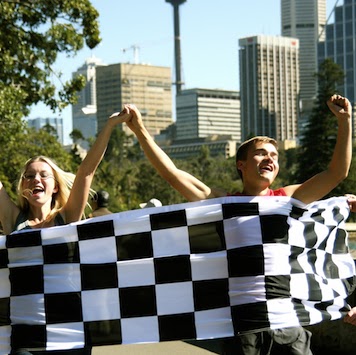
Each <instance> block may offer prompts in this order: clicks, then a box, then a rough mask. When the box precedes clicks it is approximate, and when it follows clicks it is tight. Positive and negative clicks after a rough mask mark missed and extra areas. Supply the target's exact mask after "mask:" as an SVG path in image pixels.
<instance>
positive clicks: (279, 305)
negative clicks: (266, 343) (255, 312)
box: [267, 298, 300, 329]
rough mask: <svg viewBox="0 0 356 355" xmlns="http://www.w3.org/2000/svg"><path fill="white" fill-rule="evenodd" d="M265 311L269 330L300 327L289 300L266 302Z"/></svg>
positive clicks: (276, 299)
mask: <svg viewBox="0 0 356 355" xmlns="http://www.w3.org/2000/svg"><path fill="white" fill-rule="evenodd" d="M267 310H268V320H269V322H270V325H271V329H280V328H288V327H299V326H300V323H299V319H298V317H297V313H296V311H295V309H294V305H293V302H292V301H291V299H289V298H275V299H272V300H268V301H267Z"/></svg>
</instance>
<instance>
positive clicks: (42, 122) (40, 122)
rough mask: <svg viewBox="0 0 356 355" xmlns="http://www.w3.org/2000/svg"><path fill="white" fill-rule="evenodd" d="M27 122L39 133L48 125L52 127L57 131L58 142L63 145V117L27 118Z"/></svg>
mask: <svg viewBox="0 0 356 355" xmlns="http://www.w3.org/2000/svg"><path fill="white" fill-rule="evenodd" d="M26 122H27V124H28V126H29V127H31V128H34V129H36V130H37V131H38V130H39V129H41V128H43V127H44V126H46V125H50V126H51V127H53V128H54V129H55V131H56V134H57V137H58V142H59V143H61V144H62V145H63V144H64V142H63V118H62V117H47V118H46V117H36V118H27V119H26Z"/></svg>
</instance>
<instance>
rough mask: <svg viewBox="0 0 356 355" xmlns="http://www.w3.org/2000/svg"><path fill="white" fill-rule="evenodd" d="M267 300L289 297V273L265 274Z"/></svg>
mask: <svg viewBox="0 0 356 355" xmlns="http://www.w3.org/2000/svg"><path fill="white" fill-rule="evenodd" d="M265 288H266V298H267V300H270V299H274V298H290V296H291V294H290V275H275V276H265Z"/></svg>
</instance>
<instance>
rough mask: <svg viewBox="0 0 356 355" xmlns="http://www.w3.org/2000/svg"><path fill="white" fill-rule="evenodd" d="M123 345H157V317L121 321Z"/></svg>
mask: <svg viewBox="0 0 356 355" xmlns="http://www.w3.org/2000/svg"><path fill="white" fill-rule="evenodd" d="M121 333H122V343H123V344H138V343H158V342H159V340H160V339H159V327H158V319H157V317H138V318H125V319H122V320H121Z"/></svg>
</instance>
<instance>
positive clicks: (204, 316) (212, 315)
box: [195, 307, 234, 339]
mask: <svg viewBox="0 0 356 355" xmlns="http://www.w3.org/2000/svg"><path fill="white" fill-rule="evenodd" d="M195 326H196V330H197V339H211V338H225V337H232V336H234V327H233V324H232V318H231V308H230V307H225V308H217V309H209V310H206V311H199V312H195Z"/></svg>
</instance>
